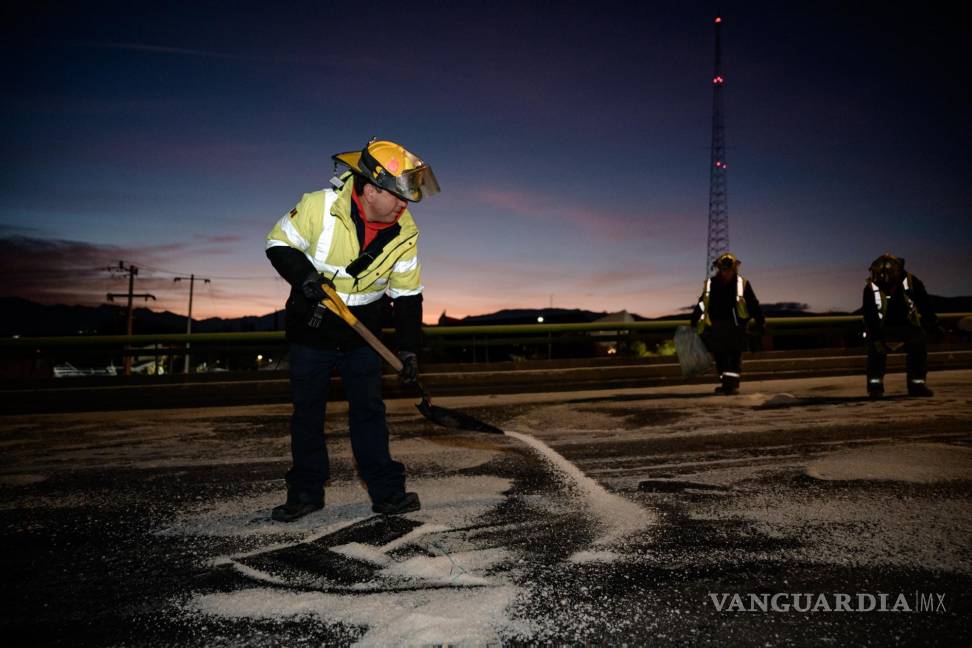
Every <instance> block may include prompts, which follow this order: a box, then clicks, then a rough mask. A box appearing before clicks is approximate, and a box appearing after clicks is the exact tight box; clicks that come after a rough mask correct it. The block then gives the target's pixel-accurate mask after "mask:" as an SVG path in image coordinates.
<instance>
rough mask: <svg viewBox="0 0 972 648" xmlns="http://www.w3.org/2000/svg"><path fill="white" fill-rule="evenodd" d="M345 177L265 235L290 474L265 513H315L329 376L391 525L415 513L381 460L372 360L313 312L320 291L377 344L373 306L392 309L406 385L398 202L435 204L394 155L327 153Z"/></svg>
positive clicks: (414, 500) (411, 254) (411, 301)
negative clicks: (388, 304)
mask: <svg viewBox="0 0 972 648" xmlns="http://www.w3.org/2000/svg"><path fill="white" fill-rule="evenodd" d="M333 157H334V160H335V163H336V165H337V164H340V165H343V166H345V167H347V168H348V171H346V172H345V173H343V174H342V175H341V176H340V177H339V178H338V179H337V180H338V181H337V182H334V184H336V185H337V188H335V189H327V190H321V191H315V192H312V193H308V194H304V196H303V198H302V199H301V200H300V202H299V203H298V204H297V206H296V207H295V208H294V209H292V210H290V212H289V213H287V214H284V216H283V217H282V218H281V219H280V220H279V221H278V222H277V224H276V225H275V226H274V228H273V229H272V230H271V231H270V233H269V234H268V235H267V250H266V252H267V257H268V258H269V259H270V262H271V263H272V264H273V267H274V268H275V269H276V270H277V272H278V273H280V275H281V276H282V277H283V278H284V279H286V280H287V282H288V283H290V285H291V291H290V296H289V298H288V300H287V306H286V315H287V324H286V332H287V342H288V357H289V361H290V383H291V388H292V390H293V404H294V412H293V416H292V417H291V423H290V434H291V454H292V458H293V464H292V466H291V468H290V470H289V471H288V472H287V475H286V480H287V501H286V503H284V504H283V505H281V506H278V507H276V508H275V509H274V510H273V514H272V517H273V519H275V520H278V521H283V522H290V521H293V520H296V519H297V518H299V517H302V516H304V515H306V514H308V513H310V512H312V511H315V510H317V509H320V508H322V507H323V506H324V484H325V482H326V481H327V480H328V479H329V477H330V465H329V461H328V455H327V446H326V443H325V438H324V414H325V408H326V405H327V395H328V394H327V392H328V387H329V385H330V379H331V372H332V371H333V370H335V369H336V370H338V371H339V372H340V374H341V378H342V382H343V384H344V390H345V394H346V397H347V399H348V407H349V428H350V436H351V449H352V452H353V453H354V459H355V463H356V465H357V469H358V473H359V474H360V476H361V478H362V479H363V480H364V482H365V483H366V484H367V487H368V495H369V496H370V498H371V501H372V510H373V511H374V512H375V513H381V514H397V513H406V512H408V511H415V510H418V509H419V508H420V503H419V498H418V496H417V495H416V494H415V493H408V492H406V491H405V467H404V466H403V465H402V464H401V463H399V462H397V461H395V460H393V459H392V457H391V454H390V451H389V446H388V426H387V423H386V421H385V404H384V401H383V400H382V396H381V366H382V365H381V359H380V358H379V357H378V354H377V353H376V352H375V351H374V350H373V349H372V348H371V347H369V346H367V345H366V344H365V343H364V341H363V340H362V339H361V337H360V336H359V335H358V334H357V333H356V332H355V331H354V330H353V329H352V328H351V327H349V326H348V325H347V324H345V323H344V321H343V320H341V319H340V318H338V317H337V316H336V315H334V314H333V313H331V312H330V311H329V310H327V309H326V308H324V307H323V306H322V305H321V301H322V300H323V299H324V298H325V296H326V294H325V292H324V291H323V289H322V288H321V285H322V283H324V282H327V283H331V284H332V285H333V286H334V288H335V290H336V291H337V293H338V294H339V296H340V297H341V299H342V300H343V301H344V302H345V303H346V304H347V305H348V306H349V307H350V309H351V311H352V312H353V313H354V315H355V316H356V317H357V318H358V320H360V321H361V322H362V323H364V324H365V325H366V326H367V327H368V329H369V330H371V332H372V333H375V334H376V335H380V324H381V307H382V306H381V304H382V300H383V299H384V297H385V296H386V295H387V296H388V297H389V298H391V300H392V304H393V310H394V315H395V327H396V331H397V338H398V354H399V357H400V358H401V359H402V363H403V365H404V368H403V369H402V379H403V380H404V381H405V382H414V381H415V380H416V378H417V373H418V362H417V358H416V353H417V351H418V348H419V342H420V339H419V338H420V335H421V325H422V284H421V281H420V266H419V262H418V254H417V242H418V237H419V230H418V227H417V226H416V224H415V221H414V220H413V219H412V215H411V214H410V213H409V211H408V210H407V209H406V205H407V203H408V202H418V201H420V200H421V199H422V198H423V197H425V196H428V195H431V194H434V193H437V192H438V190H439V185H438V183H437V182H436V179H435V176H434V174H433V173H432V169H431V168H430V167H429V166H428V165H426V164H425V163H424V162H422V160H420V159H419V158H418V157H416V156H415V155H413V154H412V153H410V152H409V151H407V150H406V149H405V148H403V147H402V146H400V145H398V144H396V143H394V142H389V141H375V140H372V141H371V142H369V143H368V145H367V146H366V147H365V148H364V149H362V150H361V151H350V152H347V153H338V154H336V155H334V156H333Z"/></svg>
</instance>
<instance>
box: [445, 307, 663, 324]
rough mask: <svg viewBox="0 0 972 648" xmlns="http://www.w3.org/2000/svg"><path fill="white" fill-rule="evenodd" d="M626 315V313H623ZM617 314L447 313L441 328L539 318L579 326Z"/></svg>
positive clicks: (552, 311) (558, 311)
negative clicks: (452, 315) (459, 314)
mask: <svg viewBox="0 0 972 648" xmlns="http://www.w3.org/2000/svg"><path fill="white" fill-rule="evenodd" d="M622 313H624V311H622ZM624 314H626V315H630V317H631V319H632V320H633V321H636V322H642V321H645V320H646V319H648V318H646V317H642V316H641V315H637V314H634V313H624ZM611 315H616V313H607V312H603V311H602V312H596V311H589V310H581V309H579V308H571V309H567V308H513V309H505V310H501V311H496V312H495V313H487V314H485V315H470V316H469V317H463V318H461V319H457V318H454V317H449V316H448V315H446V314H445V313H442V315H440V316H439V326H487V325H500V324H536V323H537V318H539V317H543V323H544V324H578V323H586V322H596V321H597V320H600V319H604V318H605V317H608V316H611Z"/></svg>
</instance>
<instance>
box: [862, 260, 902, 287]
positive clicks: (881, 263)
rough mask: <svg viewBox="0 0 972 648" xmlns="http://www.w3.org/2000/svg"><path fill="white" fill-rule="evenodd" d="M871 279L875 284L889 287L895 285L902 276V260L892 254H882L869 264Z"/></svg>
mask: <svg viewBox="0 0 972 648" xmlns="http://www.w3.org/2000/svg"><path fill="white" fill-rule="evenodd" d="M870 270H871V279H872V280H873V281H875V282H876V283H879V284H883V285H889V284H893V283H897V282H898V281H899V280H900V279H901V278H902V276H903V275H904V259H899V258H898V257H896V256H894V255H893V254H883V255H881V256H879V257H878V258H877V259H875V260H874V263H872V264H871V267H870Z"/></svg>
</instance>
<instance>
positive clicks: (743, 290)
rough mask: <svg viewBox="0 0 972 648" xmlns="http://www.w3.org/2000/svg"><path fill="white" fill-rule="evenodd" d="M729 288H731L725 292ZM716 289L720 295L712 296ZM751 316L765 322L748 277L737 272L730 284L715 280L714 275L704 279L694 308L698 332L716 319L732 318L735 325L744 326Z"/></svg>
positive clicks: (694, 318)
mask: <svg viewBox="0 0 972 648" xmlns="http://www.w3.org/2000/svg"><path fill="white" fill-rule="evenodd" d="M728 291H732V292H731V293H730V294H729V295H726V294H725V293H727V292H728ZM713 293H715V297H716V298H717V299H714V298H713ZM717 302H718V303H717ZM750 319H755V320H756V321H757V322H759V323H760V324H762V323H763V319H764V318H763V311H762V309H761V308H760V306H759V301H758V300H757V299H756V293H754V292H753V289H752V286H750V285H749V282H748V281H747V280H746V278H745V277H743V276H742V275H739V274H737V275H736V280H735V281H733V282H731V283H729V284H723V283H720V282H719V281H713V278H712V277H709V278H707V279H706V280H705V283H704V284H702V294H701V295H700V296H699V301H698V303H697V304H696V305H695V310H694V311H693V312H692V322H693V323H695V326H696V330H697V331H698V332H699V334H701V333H702V332H703V331H704V330H705V329H706V328H708V327H711V326H712V321H713V320H717V321H720V320H729V321H732V323H733V324H734V325H736V326H745V325H746V323H747V322H748V321H749V320H750Z"/></svg>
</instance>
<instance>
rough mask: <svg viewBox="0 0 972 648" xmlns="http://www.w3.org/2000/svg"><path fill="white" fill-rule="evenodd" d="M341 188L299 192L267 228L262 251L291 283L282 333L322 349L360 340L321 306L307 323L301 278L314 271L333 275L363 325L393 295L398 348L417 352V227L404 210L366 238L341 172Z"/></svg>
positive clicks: (378, 318) (378, 319)
mask: <svg viewBox="0 0 972 648" xmlns="http://www.w3.org/2000/svg"><path fill="white" fill-rule="evenodd" d="M343 179H344V180H345V183H344V186H343V187H342V188H341V189H326V190H322V191H315V192H312V193H307V194H304V196H303V198H301V200H300V202H298V203H297V206H296V207H294V208H293V209H292V210H290V212H288V213H286V214H284V215H283V217H281V218H280V220H279V221H277V223H276V225H274V227H273V229H271V230H270V233H269V234H267V248H266V251H267V257H269V258H270V261H271V263H272V264H273V266H274V268H276V269H277V271H278V272H279V273H280V275H281V276H282V277H283V278H284V279H286V280H287V281H288V283H290V285H291V287H292V290H291V294H290V298H289V299H288V300H287V339H288V341H291V342H297V343H300V344H308V345H310V346H318V347H324V348H341V347H353V346H360V345H361V344H362V341H361V340H360V338H359V336H358V335H357V334H356V333H354V331H353V330H352V329H351V328H350V327H349V326H348V325H347V324H345V323H344V322H343V321H341V320H340V319H339V318H338V317H337V316H336V315H333V314H332V313H331V312H330V311H327V312H326V315H325V317H324V319H323V322H322V324H321V325H320V327H318V328H313V327H311V326H309V325H308V320H309V319H310V317H311V314H312V311H313V307H314V304H313V303H310V302H308V301H307V299H306V298H305V297H304V295H303V292H302V291H301V284H302V283H303V281H304V280H305V279H306V277H307V276H308V274H310V273H311V272H312V271H314V270H316V271H318V272H320V273H321V274H323V275H324V276H325V277H327V278H329V279H331V281H333V282H334V287H335V289H336V290H337V292H338V294H339V295H340V296H341V298H342V299H343V300H344V301H345V303H346V304H348V306H350V307H351V310H352V312H353V313H354V314H355V316H356V317H358V319H359V320H361V321H362V322H363V323H364V324H365V325H366V326H367V327H368V328H369V329H371V330H372V331H373V332H375V333H377V332H378V331H379V330H380V328H381V325H382V305H383V302H384V301H385V300H383V299H382V298H383V297H384V296H385V295H387V296H388V297H390V298H391V299H392V300H393V304H394V306H393V310H394V317H395V325H396V329H397V331H398V348H399V350H409V351H417V350H418V346H419V336H420V333H421V322H422V308H421V303H422V283H421V267H420V265H419V260H418V245H417V244H418V238H419V230H418V227H417V226H416V225H415V221H414V220H413V218H412V215H411V214H410V213H409V212H408V210H407V209H406V210H405V211H404V212H403V213H402V215H401V216H400V217H399V219H398V222H397V223H395V224H394V225H392V226H391V227H389V228H386V229H382V230H379V232H378V234H377V235H376V236H375V238H374V239H373V240H372V241H371V242H370V243H369V245H368V246H367V247H366V248H364V249H362V242H363V241H364V238H365V236H364V220H363V215H361V214H359V213H358V209H357V206H356V205H355V203H354V201H353V200H352V197H351V192H352V189H353V185H354V183H353V182H351V181H350V177H349V174H345V177H344V178H343Z"/></svg>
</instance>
